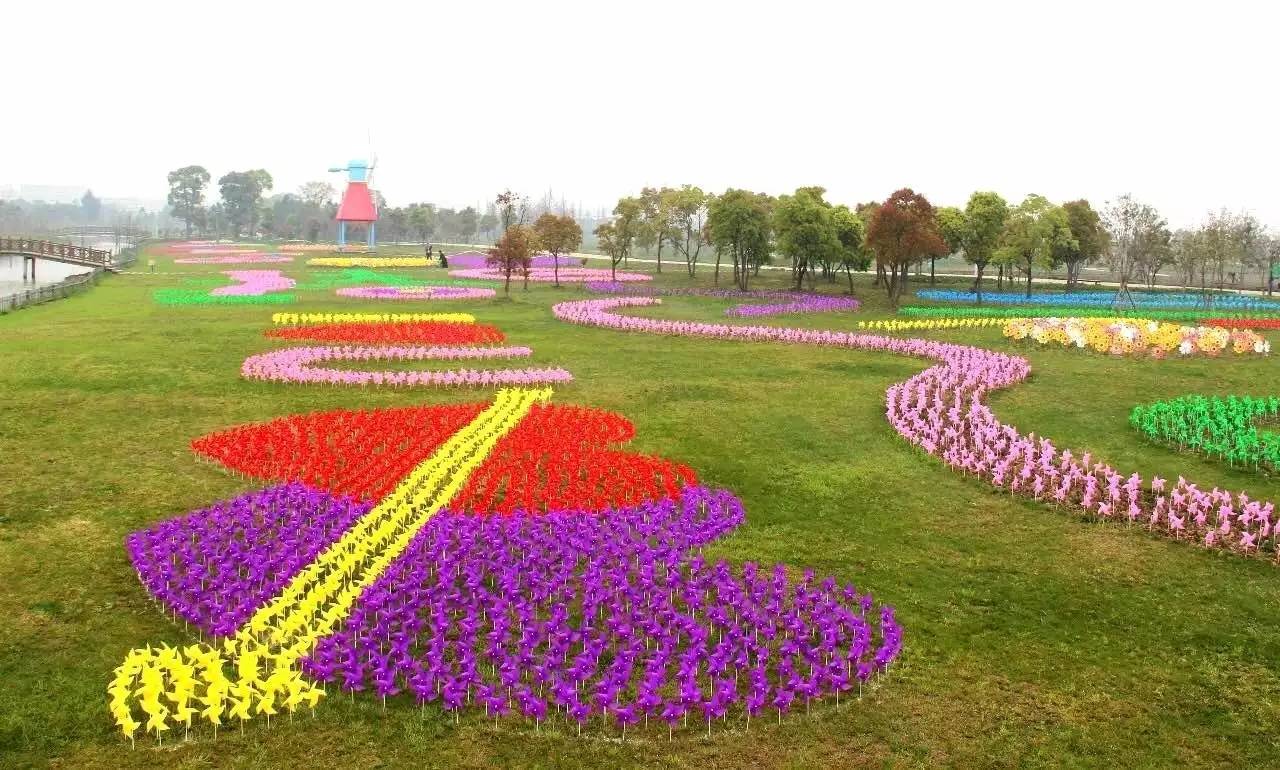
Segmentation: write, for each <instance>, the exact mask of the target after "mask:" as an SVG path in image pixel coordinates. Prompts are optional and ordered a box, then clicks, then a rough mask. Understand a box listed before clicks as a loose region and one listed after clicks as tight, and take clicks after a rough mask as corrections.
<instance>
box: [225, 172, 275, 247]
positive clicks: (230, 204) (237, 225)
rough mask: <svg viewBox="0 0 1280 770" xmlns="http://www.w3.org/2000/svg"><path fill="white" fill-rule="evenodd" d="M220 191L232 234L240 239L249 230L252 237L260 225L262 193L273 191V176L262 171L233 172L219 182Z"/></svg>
mask: <svg viewBox="0 0 1280 770" xmlns="http://www.w3.org/2000/svg"><path fill="white" fill-rule="evenodd" d="M218 189H219V192H220V193H221V195H222V208H223V211H224V212H225V215H226V218H227V224H228V225H230V227H231V234H232V235H233V236H234V237H237V238H238V237H240V233H241V231H242V230H246V229H247V230H248V234H249V235H250V236H252V235H253V232H254V230H255V228H256V227H257V224H258V216H259V212H258V204H259V203H260V202H261V201H262V193H263V192H265V191H267V190H270V189H271V175H270V174H268V173H267V172H265V171H263V170H262V169H254V170H252V171H232V172H231V173H229V174H225V175H224V176H222V178H220V179H219V180H218Z"/></svg>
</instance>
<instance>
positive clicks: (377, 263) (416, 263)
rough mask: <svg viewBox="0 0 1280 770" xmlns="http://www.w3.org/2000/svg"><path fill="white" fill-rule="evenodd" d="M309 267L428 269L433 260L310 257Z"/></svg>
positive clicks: (422, 258) (417, 258)
mask: <svg viewBox="0 0 1280 770" xmlns="http://www.w3.org/2000/svg"><path fill="white" fill-rule="evenodd" d="M307 264H308V265H309V266H311V267H372V268H378V267H429V266H430V265H433V264H435V260H434V259H428V258H426V257H312V258H311V259H308V260H307Z"/></svg>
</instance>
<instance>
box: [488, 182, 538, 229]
mask: <svg viewBox="0 0 1280 770" xmlns="http://www.w3.org/2000/svg"><path fill="white" fill-rule="evenodd" d="M493 202H494V206H495V207H496V209H497V212H498V219H499V220H500V221H501V222H502V231H503V232H506V231H507V228H508V227H511V225H513V224H516V223H520V224H524V218H525V217H526V216H527V215H528V213H529V201H528V200H526V199H525V198H524V197H523V196H520V195H517V194H516V193H513V192H511V188H510V187H508V188H507V189H505V190H503V191H502V192H500V193H498V195H497V197H496V198H494V200H493Z"/></svg>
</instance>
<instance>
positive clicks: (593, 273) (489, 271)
mask: <svg viewBox="0 0 1280 770" xmlns="http://www.w3.org/2000/svg"><path fill="white" fill-rule="evenodd" d="M449 275H451V276H453V277H455V278H474V279H477V280H482V281H502V280H505V279H506V275H504V274H503V273H502V271H500V270H499V269H498V268H495V267H473V268H464V269H461V270H450V271H449ZM512 277H513V278H516V279H518V280H521V281H523V280H530V281H533V282H535V283H551V282H552V281H556V280H558V281H560V282H561V283H585V282H587V281H608V280H614V281H627V282H637V281H652V280H653V276H651V275H649V274H648V273H625V272H622V271H621V270H619V271H617V272H616V273H615V272H613V271H610V270H605V269H603V268H596V267H562V268H560V269H559V270H558V271H556V270H554V269H552V268H550V267H534V268H530V269H529V270H528V271H527V274H526V271H524V270H517V271H514V272H512Z"/></svg>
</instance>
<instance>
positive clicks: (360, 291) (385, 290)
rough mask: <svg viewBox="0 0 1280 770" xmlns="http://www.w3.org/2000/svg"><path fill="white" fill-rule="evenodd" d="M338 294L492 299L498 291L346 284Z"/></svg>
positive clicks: (347, 295)
mask: <svg viewBox="0 0 1280 770" xmlns="http://www.w3.org/2000/svg"><path fill="white" fill-rule="evenodd" d="M337 295H338V296H339V297H354V298H356V299H400V300H425V299H492V298H493V297H495V296H497V292H496V291H494V290H493V289H489V288H481V287H476V286H344V287H343V288H341V289H338V291H337Z"/></svg>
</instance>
